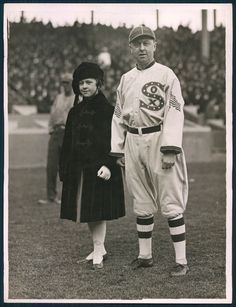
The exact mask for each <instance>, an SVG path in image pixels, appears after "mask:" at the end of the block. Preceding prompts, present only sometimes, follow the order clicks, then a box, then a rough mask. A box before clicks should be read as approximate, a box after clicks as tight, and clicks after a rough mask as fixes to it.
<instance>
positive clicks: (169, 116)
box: [160, 72, 184, 154]
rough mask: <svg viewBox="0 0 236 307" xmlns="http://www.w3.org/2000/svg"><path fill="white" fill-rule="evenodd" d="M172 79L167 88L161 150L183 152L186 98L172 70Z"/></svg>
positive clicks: (163, 151) (164, 151)
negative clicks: (184, 98)
mask: <svg viewBox="0 0 236 307" xmlns="http://www.w3.org/2000/svg"><path fill="white" fill-rule="evenodd" d="M171 75H172V78H171V79H172V80H171V82H170V86H169V88H168V90H167V93H166V95H167V103H166V106H165V115H164V120H163V129H162V141H161V148H160V151H161V152H162V153H166V152H174V153H176V154H178V153H181V152H182V138H183V126H184V110H183V108H184V100H183V97H182V93H181V87H180V82H179V80H178V79H177V77H176V76H175V74H174V73H173V72H172V74H171Z"/></svg>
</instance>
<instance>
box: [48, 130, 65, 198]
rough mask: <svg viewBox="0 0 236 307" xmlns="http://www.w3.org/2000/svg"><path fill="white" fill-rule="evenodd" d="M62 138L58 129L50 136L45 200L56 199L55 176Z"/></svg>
mask: <svg viewBox="0 0 236 307" xmlns="http://www.w3.org/2000/svg"><path fill="white" fill-rule="evenodd" d="M63 137H64V130H63V129H58V130H57V131H55V132H53V133H51V134H50V138H49V142H48V154H47V198H48V199H50V200H54V199H55V198H56V197H57V175H58V169H59V156H60V151H61V146H62V142H63Z"/></svg>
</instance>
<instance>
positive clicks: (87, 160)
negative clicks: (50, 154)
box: [59, 92, 125, 222]
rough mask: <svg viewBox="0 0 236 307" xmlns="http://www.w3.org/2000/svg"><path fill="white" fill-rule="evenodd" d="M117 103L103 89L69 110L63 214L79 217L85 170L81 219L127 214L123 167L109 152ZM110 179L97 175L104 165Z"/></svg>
mask: <svg viewBox="0 0 236 307" xmlns="http://www.w3.org/2000/svg"><path fill="white" fill-rule="evenodd" d="M112 115H113V107H112V106H111V105H110V104H109V103H108V102H107V100H106V97H105V96H104V95H103V93H102V92H99V93H98V94H97V95H96V96H94V97H93V98H92V99H84V100H83V101H82V102H80V103H79V104H77V105H75V106H74V107H73V108H72V109H71V110H70V112H69V114H68V118H67V123H66V128H65V136H64V140H63V145H62V151H61V156H60V166H59V174H60V179H61V181H63V188H62V203H61V218H63V219H69V220H72V221H77V190H78V184H79V180H80V177H81V171H83V189H82V198H81V212H80V222H93V221H99V220H112V219H116V218H119V217H121V216H124V215H125V206H124V192H123V181H122V175H121V169H120V167H119V166H118V165H117V164H116V161H115V158H114V157H111V156H109V152H110V139H111V120H112ZM103 165H105V166H107V167H108V168H109V169H110V171H111V178H110V180H108V181H105V180H104V179H101V178H99V177H98V176H97V171H98V170H99V168H100V167H101V166H103Z"/></svg>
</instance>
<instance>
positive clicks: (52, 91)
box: [8, 19, 225, 122]
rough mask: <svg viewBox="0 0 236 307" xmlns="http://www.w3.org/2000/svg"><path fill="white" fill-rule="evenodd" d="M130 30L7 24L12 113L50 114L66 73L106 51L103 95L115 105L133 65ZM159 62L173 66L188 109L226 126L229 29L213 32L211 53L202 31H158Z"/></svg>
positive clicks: (31, 22) (163, 28)
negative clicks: (21, 109) (20, 108)
mask: <svg viewBox="0 0 236 307" xmlns="http://www.w3.org/2000/svg"><path fill="white" fill-rule="evenodd" d="M129 31H130V28H127V27H125V25H123V26H120V27H118V28H116V29H115V28H113V27H112V26H107V25H102V24H86V23H79V22H78V21H76V22H74V24H73V25H71V26H68V25H67V26H60V27H53V25H52V23H51V22H48V23H47V24H43V23H42V22H41V21H40V22H39V21H37V20H32V21H30V22H26V21H25V20H24V19H22V20H21V21H20V22H10V23H9V36H8V88H9V113H10V112H11V110H12V104H14V105H15V104H27V105H36V106H37V111H38V113H47V112H49V111H50V106H51V104H52V102H53V100H54V97H55V95H56V94H57V93H58V91H59V90H60V82H59V80H60V75H61V73H62V71H71V72H72V71H73V70H74V68H75V67H77V65H79V64H80V63H81V62H82V61H94V62H96V61H97V58H98V53H99V50H101V49H102V48H103V47H107V49H108V50H109V53H110V55H111V66H110V68H109V69H107V70H106V80H105V86H104V91H105V93H106V95H107V97H108V99H109V101H110V103H111V104H113V105H114V104H115V96H116V88H117V86H118V82H119V79H120V76H121V74H122V73H124V72H126V71H128V70H129V69H130V68H131V67H132V66H133V65H134V64H133V62H132V59H131V57H130V53H129V49H128V44H127V37H128V34H129ZM156 37H157V41H158V47H157V51H156V60H157V61H158V62H159V63H162V64H164V65H167V66H169V67H170V68H172V69H173V70H174V72H175V73H176V75H177V76H178V78H179V79H180V82H181V86H182V91H183V96H184V99H185V103H186V105H187V106H191V105H192V106H195V107H196V108H197V110H198V113H199V114H201V113H203V114H204V115H205V116H206V118H213V119H223V122H225V119H224V118H225V28H224V27H223V26H218V27H215V28H214V30H212V31H211V32H210V33H209V39H210V54H209V58H208V59H207V60H206V59H205V58H204V57H202V53H201V31H198V32H195V33H193V32H192V30H191V29H190V28H189V27H187V26H183V25H180V26H179V27H178V29H177V30H174V29H173V28H171V27H162V28H158V29H157V30H156Z"/></svg>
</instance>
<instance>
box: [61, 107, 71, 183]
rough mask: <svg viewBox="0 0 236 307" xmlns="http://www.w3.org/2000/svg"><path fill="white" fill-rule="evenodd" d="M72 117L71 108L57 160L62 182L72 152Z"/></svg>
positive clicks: (67, 169)
mask: <svg viewBox="0 0 236 307" xmlns="http://www.w3.org/2000/svg"><path fill="white" fill-rule="evenodd" d="M72 116H73V108H72V109H71V110H70V111H69V114H68V117H67V120H66V127H65V134H64V137H63V142H62V148H61V152H60V158H59V177H60V180H61V181H64V180H65V178H66V175H67V173H68V171H69V163H70V157H71V151H72Z"/></svg>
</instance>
